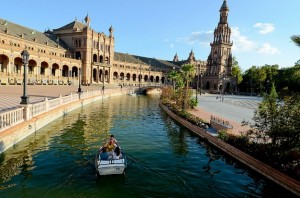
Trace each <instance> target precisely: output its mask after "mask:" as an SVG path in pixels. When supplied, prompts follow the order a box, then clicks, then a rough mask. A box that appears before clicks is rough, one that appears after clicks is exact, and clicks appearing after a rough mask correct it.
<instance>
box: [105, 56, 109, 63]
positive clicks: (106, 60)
mask: <svg viewBox="0 0 300 198" xmlns="http://www.w3.org/2000/svg"><path fill="white" fill-rule="evenodd" d="M105 63H106V64H109V58H108V56H106V57H105Z"/></svg>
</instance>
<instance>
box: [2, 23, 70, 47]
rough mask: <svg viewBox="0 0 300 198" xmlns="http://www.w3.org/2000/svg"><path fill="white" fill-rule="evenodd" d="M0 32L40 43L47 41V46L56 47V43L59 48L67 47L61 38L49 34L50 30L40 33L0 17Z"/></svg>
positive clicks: (45, 43)
mask: <svg viewBox="0 0 300 198" xmlns="http://www.w3.org/2000/svg"><path fill="white" fill-rule="evenodd" d="M0 33H3V34H8V35H11V36H14V37H18V38H22V39H24V40H27V41H31V42H36V43H39V44H42V45H47V43H48V45H47V46H50V47H57V45H59V47H60V48H64V49H67V48H68V46H67V45H66V44H65V43H64V42H63V41H62V40H61V39H58V38H57V37H56V36H55V35H53V34H51V33H50V31H48V33H42V32H39V31H36V30H33V29H30V28H27V27H24V26H21V25H18V24H15V23H12V22H10V21H7V20H4V19H1V18H0ZM35 39H36V41H35ZM58 41H59V42H58Z"/></svg>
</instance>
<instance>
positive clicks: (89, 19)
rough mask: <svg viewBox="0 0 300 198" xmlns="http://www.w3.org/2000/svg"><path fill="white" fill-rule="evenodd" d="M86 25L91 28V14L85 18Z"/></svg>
mask: <svg viewBox="0 0 300 198" xmlns="http://www.w3.org/2000/svg"><path fill="white" fill-rule="evenodd" d="M84 21H85V24H86V26H87V27H88V28H90V23H91V18H90V17H89V14H87V15H86V17H85V18H84Z"/></svg>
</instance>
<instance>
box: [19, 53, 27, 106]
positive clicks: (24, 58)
mask: <svg viewBox="0 0 300 198" xmlns="http://www.w3.org/2000/svg"><path fill="white" fill-rule="evenodd" d="M21 55H22V60H23V63H24V81H23V96H22V97H21V103H20V104H28V97H27V90H26V88H27V67H28V60H29V53H28V51H27V50H23V51H22V53H21Z"/></svg>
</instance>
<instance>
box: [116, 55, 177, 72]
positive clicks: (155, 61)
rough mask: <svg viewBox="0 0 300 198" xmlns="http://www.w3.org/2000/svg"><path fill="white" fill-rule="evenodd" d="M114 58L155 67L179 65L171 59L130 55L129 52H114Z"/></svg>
mask: <svg viewBox="0 0 300 198" xmlns="http://www.w3.org/2000/svg"><path fill="white" fill-rule="evenodd" d="M114 60H115V61H122V62H128V63H135V64H146V65H151V66H153V67H156V68H173V67H176V68H177V67H178V66H179V65H177V64H174V63H173V62H172V61H166V60H160V59H156V58H148V57H142V56H136V55H130V54H125V53H120V52H115V56H114Z"/></svg>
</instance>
